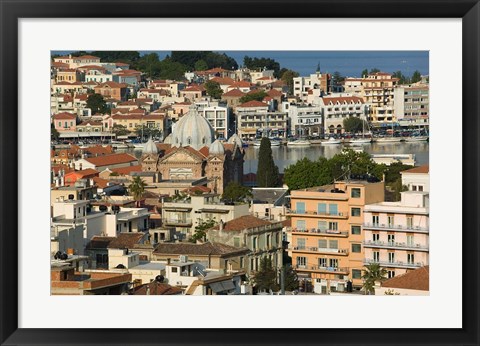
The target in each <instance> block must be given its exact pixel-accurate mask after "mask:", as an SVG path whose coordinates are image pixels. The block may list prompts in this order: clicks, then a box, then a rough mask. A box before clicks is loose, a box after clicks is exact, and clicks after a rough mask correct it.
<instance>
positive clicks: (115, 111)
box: [110, 108, 130, 114]
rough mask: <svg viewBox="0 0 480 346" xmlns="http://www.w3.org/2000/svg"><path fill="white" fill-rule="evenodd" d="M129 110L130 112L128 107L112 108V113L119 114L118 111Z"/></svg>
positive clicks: (124, 111)
mask: <svg viewBox="0 0 480 346" xmlns="http://www.w3.org/2000/svg"><path fill="white" fill-rule="evenodd" d="M128 112H130V111H129V110H128V108H112V110H111V112H110V113H111V114H118V113H124V114H127V113H128Z"/></svg>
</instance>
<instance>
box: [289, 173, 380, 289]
mask: <svg viewBox="0 0 480 346" xmlns="http://www.w3.org/2000/svg"><path fill="white" fill-rule="evenodd" d="M383 200H384V183H383V182H367V181H340V182H336V183H334V184H332V185H325V186H320V187H313V188H309V189H305V190H295V191H292V192H291V209H290V210H289V211H287V216H289V217H290V218H291V221H292V229H291V239H292V241H291V244H290V246H291V249H290V250H291V253H292V263H293V266H294V267H295V268H296V270H297V272H298V274H299V277H300V278H302V279H304V280H305V281H307V282H310V283H311V285H312V286H313V290H314V291H315V292H316V293H328V292H330V291H345V290H346V286H347V281H352V283H353V287H357V288H359V287H361V286H362V280H361V275H362V268H363V258H364V251H363V247H362V242H363V240H364V239H363V235H362V224H363V208H364V206H365V205H366V204H371V203H376V202H382V201H383ZM305 281H304V282H305Z"/></svg>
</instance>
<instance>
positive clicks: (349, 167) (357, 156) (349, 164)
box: [329, 149, 382, 180]
mask: <svg viewBox="0 0 480 346" xmlns="http://www.w3.org/2000/svg"><path fill="white" fill-rule="evenodd" d="M329 164H330V167H331V172H332V176H333V178H334V179H335V180H338V179H345V178H350V177H349V176H348V175H349V174H350V175H367V174H370V175H374V176H375V177H376V178H378V179H381V178H382V176H381V171H379V170H377V169H376V168H377V164H376V163H375V162H373V160H372V158H371V157H370V155H369V154H368V153H365V152H360V153H358V152H356V151H353V150H352V149H343V150H342V152H341V153H340V154H336V155H335V156H334V157H332V158H331V159H330V160H329Z"/></svg>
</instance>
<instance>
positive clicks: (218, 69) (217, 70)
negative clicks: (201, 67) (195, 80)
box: [205, 67, 229, 73]
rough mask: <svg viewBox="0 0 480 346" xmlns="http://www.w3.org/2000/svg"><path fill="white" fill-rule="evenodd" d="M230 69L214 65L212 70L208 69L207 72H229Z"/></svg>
mask: <svg viewBox="0 0 480 346" xmlns="http://www.w3.org/2000/svg"><path fill="white" fill-rule="evenodd" d="M227 71H229V70H225V69H224V68H221V67H214V68H212V69H210V70H206V71H205V72H207V73H222V72H227Z"/></svg>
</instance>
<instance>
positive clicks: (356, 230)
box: [352, 226, 362, 235]
mask: <svg viewBox="0 0 480 346" xmlns="http://www.w3.org/2000/svg"><path fill="white" fill-rule="evenodd" d="M352 234H356V235H359V234H362V228H361V227H360V226H352Z"/></svg>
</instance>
